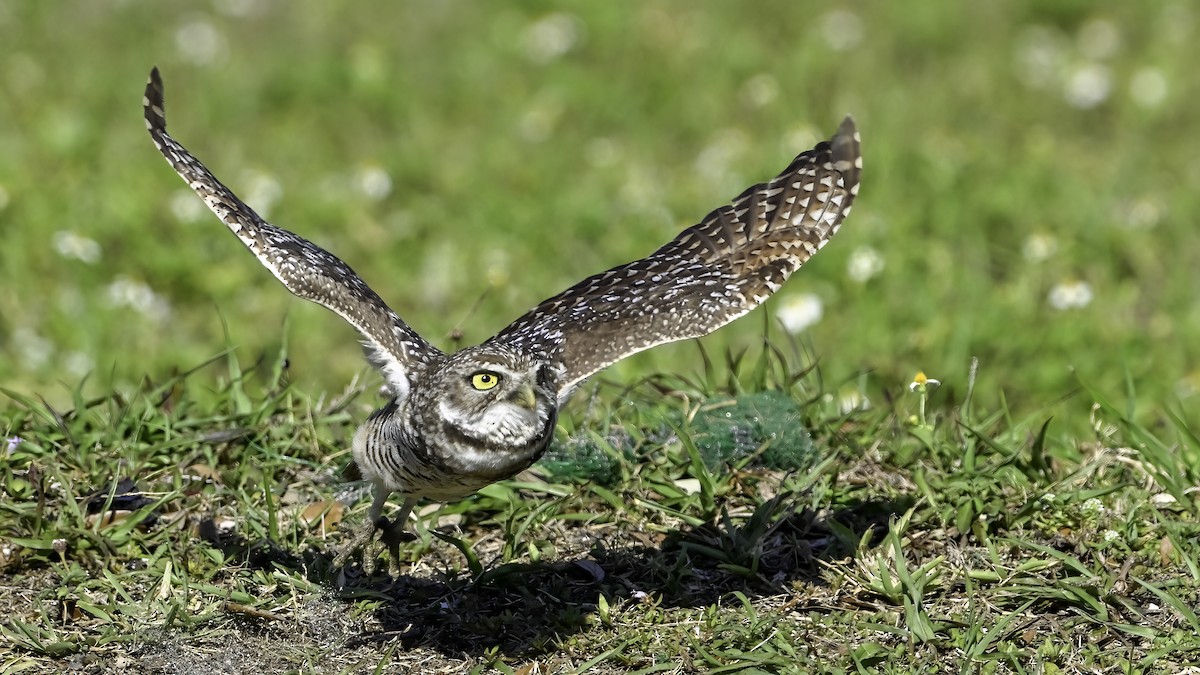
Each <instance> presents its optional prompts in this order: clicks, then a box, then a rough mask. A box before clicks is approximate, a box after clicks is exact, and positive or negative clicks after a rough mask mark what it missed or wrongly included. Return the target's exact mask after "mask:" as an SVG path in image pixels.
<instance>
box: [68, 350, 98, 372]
mask: <svg viewBox="0 0 1200 675" xmlns="http://www.w3.org/2000/svg"><path fill="white" fill-rule="evenodd" d="M92 365H93V364H92V357H90V356H88V355H87V354H84V353H83V352H69V353H67V354H66V355H65V356H63V368H65V369H66V371H67V372H68V373H70V374H71V375H72V376H74V377H83V376H84V375H87V374H88V373H90V372H91V371H92Z"/></svg>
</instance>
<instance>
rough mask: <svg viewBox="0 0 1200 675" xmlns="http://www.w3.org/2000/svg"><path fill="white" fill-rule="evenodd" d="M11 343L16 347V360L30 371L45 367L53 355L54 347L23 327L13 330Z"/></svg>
mask: <svg viewBox="0 0 1200 675" xmlns="http://www.w3.org/2000/svg"><path fill="white" fill-rule="evenodd" d="M12 342H13V346H14V347H16V352H17V358H19V359H20V360H21V362H22V365H23V366H24V367H25V368H26V369H30V370H32V369H36V368H39V367H41V366H42V365H45V363H46V362H47V361H49V360H50V357H51V356H52V355H53V354H54V345H52V344H51V343H50V341H49V340H47V339H46V338H44V337H42V336H41V335H38V334H37V333H35V332H33V330H31V329H29V328H27V327H25V326H18V327H17V328H15V329H14V330H13V332H12Z"/></svg>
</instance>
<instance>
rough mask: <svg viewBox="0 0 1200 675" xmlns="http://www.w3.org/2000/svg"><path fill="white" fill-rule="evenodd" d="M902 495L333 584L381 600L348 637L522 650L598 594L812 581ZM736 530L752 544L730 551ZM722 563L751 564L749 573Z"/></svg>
mask: <svg viewBox="0 0 1200 675" xmlns="http://www.w3.org/2000/svg"><path fill="white" fill-rule="evenodd" d="M910 506H911V503H908V502H892V501H865V502H860V503H856V504H852V505H848V506H846V507H844V508H841V509H839V510H838V511H836V512H834V513H832V514H826V515H824V516H819V515H818V514H816V513H814V512H812V511H810V510H808V509H803V510H793V511H791V512H790V513H786V512H785V513H784V514H783V515H782V517H780V518H778V519H776V520H773V521H772V524H771V528H770V530H769V532H767V533H766V534H760V533H755V532H745V531H744V528H745V527H747V526H750V525H751V523H750V521H749V520H744V521H742V522H740V523H738V524H736V525H734V526H733V527H731V528H723V527H717V526H712V525H706V526H703V527H699V528H694V529H687V530H681V531H677V532H674V533H672V534H670V535H669V536H667V537H666V538H665V539H663V540H662V541H661V542H660V543H659V544H658V545H633V546H627V545H614V544H613V542H612V541H611V540H608V541H604V542H602V543H597V544H595V545H594V546H593V547H592V549H591V550H590V551H589V552H588V553H586V554H582V555H576V556H573V557H570V558H569V559H567V560H558V561H556V562H550V563H539V564H508V565H500V566H497V567H494V568H492V569H488V570H485V572H484V574H483V575H482V576H481V577H480V578H479V579H477V580H472V579H469V578H467V577H466V575H459V576H458V577H455V578H452V579H446V580H436V579H423V578H416V577H411V576H407V575H402V576H401V577H400V578H398V579H395V580H391V579H388V578H386V577H382V576H379V575H377V576H376V577H373V578H371V579H367V578H363V577H361V576H360V577H358V578H355V577H354V576H353V573H351V575H350V576H349V580H348V581H347V579H346V577H343V579H342V581H344V582H346V583H345V584H344V585H343V586H341V587H340V588H338V589H337V592H338V593H339V595H341V597H343V598H345V599H346V600H347V601H353V599H355V598H358V597H362V595H364V594H370V595H372V596H374V597H386V598H387V599H388V600H389V602H387V603H385V604H384V605H383V606H381V607H380V609H378V610H377V613H376V618H377V619H378V620H379V622H380V623H381V624H382V626H383V631H381V632H379V633H376V634H370V635H363V636H361V637H359V638H357V639H353V640H352V642H353V643H354V644H362V645H366V644H371V643H382V642H391V641H393V640H395V639H396V638H399V639H400V641H401V642H402V644H403V647H404V648H405V649H412V648H416V647H427V648H432V649H435V650H437V651H439V652H440V653H442V654H444V655H446V656H450V657H464V656H471V655H475V656H477V655H481V654H483V653H485V652H488V651H492V650H498V651H499V652H501V653H503V654H504V655H506V656H522V655H530V654H535V653H538V652H540V651H542V650H544V649H546V648H547V645H548V644H549V643H551V642H552V641H553V640H555V639H562V638H565V637H567V636H569V635H570V634H572V633H575V632H578V631H581V630H582V629H583V628H584V627H585V626H586V625H587V617H588V615H589V614H592V613H594V612H596V611H597V606H596V603H597V600H598V598H599V596H600V594H604V596H605V597H606V598H607V600H608V602H609V603H610V605H611V606H612V608H613V611H614V612H621V611H627V610H629V609H630V608H632V607H633V605H635V604H636V603H642V602H656V603H660V604H661V605H663V606H667V607H702V606H708V605H711V604H714V603H716V602H719V601H721V599H722V598H725V597H727V596H728V594H730V593H732V592H734V591H740V592H741V593H743V594H745V595H746V596H747V597H749V598H751V599H754V598H756V597H763V596H767V595H779V594H781V593H784V592H785V590H786V589H787V587H788V586H789V583H790V582H793V581H797V580H803V581H807V582H809V583H817V584H821V583H822V581H821V578H820V571H821V566H820V563H819V561H821V560H835V559H840V558H844V557H845V556H847V555H848V554H849V553H850V552H851V551H852V549H853V547H854V545H856V544H857V542H858V539H859V538H861V537H862V535H863V534H865V533H867V532H873V533H875V534H876V535H878V534H879V533H882V532H883V531H885V530H886V528H887V525H888V521H889V519H890V518H892V517H893V516H896V515H899V514H902V513H904V512H905V511H907V510H908V508H909V507H910ZM839 532H840V533H841V534H839ZM618 536H620V535H618ZM747 537H751V538H750V539H747ZM746 541H759V542H760V545H759V546H757V547H753V548H754V550H740V551H739V550H737V546H738V545H740V544H742V543H745V542H746ZM318 564H319V563H318ZM730 565H734V566H738V565H740V566H742V567H750V566H755V567H754V569H755V572H739V571H736V570H735V569H734V568H732V567H730ZM352 572H353V571H352ZM350 646H353V644H352V645H350Z"/></svg>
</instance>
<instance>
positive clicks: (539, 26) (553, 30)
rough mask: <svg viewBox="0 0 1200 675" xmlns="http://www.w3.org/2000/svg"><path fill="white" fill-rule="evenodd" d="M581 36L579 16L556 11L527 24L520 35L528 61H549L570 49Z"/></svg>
mask: <svg viewBox="0 0 1200 675" xmlns="http://www.w3.org/2000/svg"><path fill="white" fill-rule="evenodd" d="M582 37H583V22H582V21H580V19H579V17H577V16H574V15H572V14H567V13H564V12H556V13H554V14H550V15H547V16H545V17H542V18H541V19H538V20H537V21H534V22H533V23H531V24H529V26H528V27H527V28H526V29H525V33H524V34H523V35H522V36H521V46H522V47H524V49H525V56H526V57H528V58H529V60H530V61H533V62H534V63H549V62H551V61H553V60H555V59H557V58H558V57H560V56H562V55H563V54H566V53H567V52H569V51H571V48H572V47H574V46H575V45H576V44H577V43H578V42H579V41H580V39H581V38H582Z"/></svg>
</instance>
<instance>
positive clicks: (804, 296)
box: [775, 293, 825, 335]
mask: <svg viewBox="0 0 1200 675" xmlns="http://www.w3.org/2000/svg"><path fill="white" fill-rule="evenodd" d="M824 313H825V306H824V305H823V304H822V303H821V298H820V297H818V296H817V295H814V294H812V293H801V294H799V295H792V296H788V297H787V298H786V299H784V301H783V302H781V303H780V305H779V307H778V308H777V309H776V310H775V318H777V319H779V322H780V323H781V324H783V329H784V330H786V331H787V332H789V333H791V334H793V335H795V334H796V333H802V332H804V331H806V330H808V329H809V327H811V326H813V325H815V324H816V323H817V322H818V321H820V320H821V317H822V316H823V315H824Z"/></svg>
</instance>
